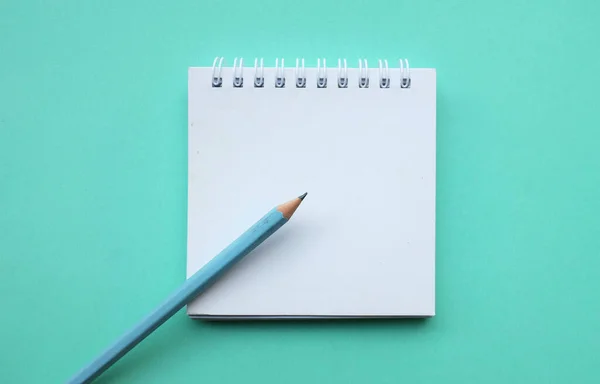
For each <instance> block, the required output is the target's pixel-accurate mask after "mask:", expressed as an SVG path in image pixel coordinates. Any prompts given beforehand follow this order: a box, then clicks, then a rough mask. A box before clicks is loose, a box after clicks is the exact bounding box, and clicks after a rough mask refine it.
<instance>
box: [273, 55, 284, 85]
mask: <svg viewBox="0 0 600 384" xmlns="http://www.w3.org/2000/svg"><path fill="white" fill-rule="evenodd" d="M283 66H284V64H283V59H281V67H280V66H279V59H275V88H284V87H285V72H284V67H283Z"/></svg>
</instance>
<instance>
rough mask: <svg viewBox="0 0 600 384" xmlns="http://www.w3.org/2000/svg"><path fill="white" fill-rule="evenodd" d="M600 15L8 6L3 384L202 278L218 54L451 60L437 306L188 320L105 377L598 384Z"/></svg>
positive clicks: (66, 364)
mask: <svg viewBox="0 0 600 384" xmlns="http://www.w3.org/2000/svg"><path fill="white" fill-rule="evenodd" d="M599 20H600V3H598V2H593V1H585V2H584V1H575V2H570V1H559V0H553V1H541V0H537V1H528V2H525V1H516V0H509V1H494V2H491V1H487V2H484V1H474V0H472V1H433V0H423V1H414V0H413V1H377V2H373V3H368V2H366V1H345V2H333V1H328V2H317V1H314V0H311V1H304V2H300V1H297V2H291V1H289V2H285V1H268V2H258V1H257V2H253V1H233V0H231V1H227V2H217V1H206V2H201V1H179V2H168V1H163V2H159V1H126V2H123V1H99V2H89V1H55V2H41V1H24V0H21V1H16V0H3V1H2V2H0V305H1V308H0V382H2V383H60V382H64V381H65V380H67V379H68V378H69V377H70V376H71V375H73V374H74V373H75V372H76V371H77V370H78V369H80V368H81V367H82V366H83V365H84V364H86V363H88V362H89V361H90V359H92V358H93V357H94V356H96V355H97V354H98V353H99V352H101V351H102V350H103V349H104V348H105V347H107V346H108V345H109V344H110V343H112V342H113V341H114V340H115V339H116V338H117V337H118V336H120V335H121V334H122V333H123V332H124V331H125V330H126V329H128V328H129V327H131V326H132V325H133V324H135V323H136V322H137V321H139V320H140V319H141V318H142V317H143V316H144V315H145V314H147V313H148V312H149V311H150V310H151V309H152V308H153V307H154V306H155V305H157V304H158V303H159V302H161V301H162V300H163V299H164V298H165V297H166V295H168V294H169V293H170V292H171V291H172V290H173V289H175V288H176V287H177V286H178V285H179V284H181V282H182V281H183V279H184V278H185V253H186V186H187V180H186V177H187V152H186V151H187V126H186V125H187V67H188V66H194V65H209V64H211V63H212V58H213V57H214V56H216V55H223V56H225V57H226V58H227V59H228V62H229V63H232V62H233V61H232V60H233V58H234V57H235V56H242V57H244V58H246V60H251V61H253V58H254V57H255V56H262V57H264V58H265V60H266V62H267V63H274V59H275V57H284V58H285V59H286V62H289V63H292V62H293V60H295V58H296V57H297V56H304V57H305V58H306V59H307V63H306V64H307V65H315V64H316V59H317V57H326V58H327V59H328V61H330V62H331V63H333V62H337V58H338V57H347V58H348V59H349V60H350V62H351V63H356V59H358V58H359V57H366V58H367V59H369V61H370V62H372V63H375V60H376V59H378V58H380V57H381V58H388V59H390V60H394V61H395V60H396V59H397V58H400V57H407V58H409V59H410V62H411V64H412V65H413V66H416V67H435V68H437V71H438V72H437V74H438V209H437V214H438V222H437V235H438V237H437V316H436V317H435V318H433V319H431V320H427V321H414V320H413V321H406V320H404V321H340V322H327V321H319V322H297V321H295V322H268V323H247V322H243V323H235V324H207V323H203V322H200V321H192V320H189V319H188V318H187V317H186V316H185V313H184V312H183V311H181V312H179V313H177V314H176V315H175V317H174V318H172V319H171V320H170V321H169V322H167V323H166V324H165V325H164V326H163V327H161V328H160V329H159V330H158V331H157V332H156V333H155V334H153V335H151V336H150V337H149V338H147V339H146V340H145V341H144V342H143V343H142V344H140V345H139V346H138V347H137V348H136V349H134V350H133V351H132V352H131V353H130V354H128V355H127V356H126V357H125V358H124V359H122V360H121V361H120V362H118V363H117V364H116V365H115V366H114V367H113V368H112V369H111V370H109V371H108V372H106V374H105V375H103V376H102V377H101V380H99V381H98V382H101V383H191V382H193V383H217V382H218V383H238V382H245V383H309V382H315V383H509V382H510V383H575V382H576V383H594V382H598V380H599V377H600V373H599V371H598V369H599V368H598V367H599V366H600V365H599V364H600V347H599V346H600V332H599V328H598V327H599V326H600V272H599V270H600V219H599V218H600V150H599V148H598V146H599V143H600V118H599V117H598V116H599V113H600V112H599V108H598V100H599V97H598V94H599V93H598V92H599V87H600V75H599V70H600V51H599V50H598V38H599V36H600V22H599ZM288 60H289V61H288ZM354 65H356V64H354ZM390 114H391V116H394V117H397V118H401V116H395V115H394V114H393V112H390ZM249 129H251V127H249ZM332 129H334V128H333V127H332ZM367 132H368V127H365V134H367ZM341 192H343V191H341ZM309 193H310V191H309ZM309 200H310V196H309V198H308V199H307V201H306V204H309V203H310V202H309ZM274 203H275V202H274ZM389 203H391V204H393V202H389ZM289 225H293V223H290V224H289ZM248 257H251V255H249V256H248Z"/></svg>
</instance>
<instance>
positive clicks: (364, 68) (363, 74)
mask: <svg viewBox="0 0 600 384" xmlns="http://www.w3.org/2000/svg"><path fill="white" fill-rule="evenodd" d="M363 62H364V64H363ZM358 88H369V64H368V63H367V60H366V59H365V60H363V59H358Z"/></svg>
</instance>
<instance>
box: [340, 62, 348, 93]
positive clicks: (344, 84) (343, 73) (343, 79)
mask: <svg viewBox="0 0 600 384" xmlns="http://www.w3.org/2000/svg"><path fill="white" fill-rule="evenodd" d="M338 88H348V65H347V64H346V59H344V68H342V60H341V59H338Z"/></svg>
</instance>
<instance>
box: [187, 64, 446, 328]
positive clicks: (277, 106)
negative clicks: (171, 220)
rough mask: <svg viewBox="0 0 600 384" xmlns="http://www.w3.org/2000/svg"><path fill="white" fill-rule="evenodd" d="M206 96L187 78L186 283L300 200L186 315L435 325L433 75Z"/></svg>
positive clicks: (249, 73)
mask: <svg viewBox="0 0 600 384" xmlns="http://www.w3.org/2000/svg"><path fill="white" fill-rule="evenodd" d="M327 73H328V83H329V84H328V87H327V88H317V87H316V77H317V73H316V69H315V68H307V69H306V74H307V76H306V77H307V81H308V83H307V87H306V88H304V89H301V88H296V87H295V78H294V69H293V68H288V69H286V70H285V76H286V87H285V88H275V87H274V81H275V79H274V74H275V69H274V68H265V85H264V88H255V87H254V86H253V75H254V68H244V87H243V88H234V87H233V85H232V78H233V77H232V75H233V74H232V68H227V67H225V68H223V72H222V76H223V86H222V87H220V88H213V87H212V86H211V77H212V68H204V67H202V68H198V67H194V68H190V69H189V111H188V112H189V124H188V129H189V143H188V145H189V164H188V166H189V169H188V172H189V181H188V255H187V256H188V258H187V260H188V263H187V275H188V277H189V276H191V275H192V274H193V273H194V272H196V271H197V270H198V269H199V268H201V267H202V266H203V265H204V264H205V263H207V262H208V261H209V260H210V259H211V258H212V257H214V256H215V255H216V254H217V253H219V252H220V251H221V250H223V248H225V247H226V246H227V245H229V244H230V243H231V242H232V241H233V240H235V239H236V238H237V237H238V236H239V235H241V234H242V233H243V232H244V231H245V230H246V229H248V228H249V227H250V226H251V225H252V224H254V223H255V222H256V221H257V220H258V219H260V218H261V217H262V216H263V215H264V214H265V213H266V212H267V211H269V210H270V209H272V208H273V207H274V206H275V205H278V204H280V203H283V202H285V201H287V200H290V199H292V198H294V197H296V196H298V195H300V194H302V193H304V192H308V196H307V197H306V199H305V200H304V202H303V203H302V204H301V206H300V208H299V209H298V210H297V211H296V213H295V214H294V216H293V217H292V219H291V220H290V221H289V222H288V223H287V224H286V225H284V226H283V227H282V228H281V229H280V230H279V231H277V232H276V233H275V234H273V235H272V236H271V237H270V238H269V239H267V240H266V241H265V242H264V243H263V244H262V245H259V246H258V248H256V249H255V250H254V251H253V252H251V253H250V254H248V255H247V256H246V257H245V258H244V259H243V260H242V261H241V262H239V263H238V264H237V265H235V266H234V267H233V268H232V269H231V270H230V271H229V272H227V273H226V274H225V275H224V276H223V277H222V278H221V279H219V280H218V281H217V282H216V283H215V284H214V285H213V286H212V287H210V288H209V289H208V290H207V291H205V292H204V293H203V294H202V295H200V296H199V297H198V298H197V299H196V300H194V301H193V302H191V303H190V304H189V305H188V315H190V316H192V317H214V318H222V317H229V316H238V317H287V316H294V317H364V316H416V317H425V316H433V315H434V314H435V186H436V140H435V138H436V74H435V70H434V69H411V71H410V75H411V87H410V88H408V89H403V88H400V78H401V74H400V70H399V69H397V68H396V69H390V74H391V81H392V84H391V87H390V88H379V86H378V82H379V71H378V70H377V69H370V71H369V77H370V87H369V88H359V87H358V78H359V73H358V69H348V77H349V85H348V88H345V89H342V88H338V87H337V73H338V70H337V68H330V69H328V71H327Z"/></svg>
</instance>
